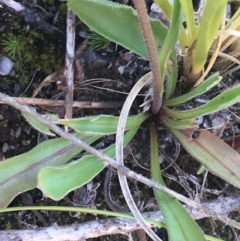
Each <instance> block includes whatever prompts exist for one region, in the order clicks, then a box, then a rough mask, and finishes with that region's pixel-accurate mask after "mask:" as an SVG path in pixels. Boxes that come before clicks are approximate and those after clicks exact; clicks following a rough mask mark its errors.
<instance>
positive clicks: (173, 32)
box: [159, 0, 181, 99]
mask: <svg viewBox="0 0 240 241" xmlns="http://www.w3.org/2000/svg"><path fill="white" fill-rule="evenodd" d="M180 24H181V6H180V3H179V1H178V0H175V1H174V5H173V12H172V19H171V25H170V28H169V30H168V32H167V36H166V38H165V40H164V43H163V46H162V49H161V51H160V53H159V64H160V70H161V77H162V79H164V76H165V72H166V68H167V64H168V60H169V57H170V54H171V53H172V52H173V51H174V50H175V45H176V42H177V40H178V35H179V30H180ZM175 64H176V63H175ZM176 81H177V78H176V79H175V81H173V80H172V81H168V82H167V83H166V89H165V97H164V98H166V99H168V98H169V97H170V96H171V95H172V93H173V91H174V89H175V86H176Z"/></svg>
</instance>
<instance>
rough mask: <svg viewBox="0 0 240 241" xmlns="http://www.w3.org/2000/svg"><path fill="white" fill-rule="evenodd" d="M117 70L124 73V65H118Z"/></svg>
mask: <svg viewBox="0 0 240 241" xmlns="http://www.w3.org/2000/svg"><path fill="white" fill-rule="evenodd" d="M118 72H119V73H120V74H123V73H124V67H123V66H119V67H118Z"/></svg>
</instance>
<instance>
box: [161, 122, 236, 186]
mask: <svg viewBox="0 0 240 241" xmlns="http://www.w3.org/2000/svg"><path fill="white" fill-rule="evenodd" d="M165 125H166V126H168V124H167V122H165ZM168 128H169V129H170V130H171V132H172V133H173V134H174V135H175V136H176V138H177V139H178V140H179V142H180V143H181V144H182V145H183V147H184V148H185V150H186V151H187V152H188V153H189V154H190V155H191V156H192V157H193V158H195V159H196V160H197V161H199V162H200V163H201V164H203V165H204V166H205V167H206V168H207V169H208V170H209V171H210V172H211V173H213V174H215V175H216V176H218V177H220V178H222V179H223V180H225V181H226V182H228V183H230V184H232V185H234V186H236V187H238V188H240V175H239V173H240V155H239V154H238V153H237V152H236V151H235V150H234V149H232V148H231V147H230V146H229V145H227V144H226V143H225V142H224V141H223V140H221V139H219V138H218V137H217V136H215V135H214V134H212V133H211V132H209V131H207V130H200V132H199V137H198V138H196V139H192V138H191V136H192V130H191V129H186V130H177V129H174V128H172V127H170V126H168Z"/></svg>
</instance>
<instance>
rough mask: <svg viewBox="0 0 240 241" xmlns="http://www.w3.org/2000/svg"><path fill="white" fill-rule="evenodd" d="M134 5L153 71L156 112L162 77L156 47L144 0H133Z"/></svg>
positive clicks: (159, 104)
mask: <svg viewBox="0 0 240 241" xmlns="http://www.w3.org/2000/svg"><path fill="white" fill-rule="evenodd" d="M134 3H135V7H136V10H137V13H138V19H139V22H140V25H141V28H142V33H143V37H144V40H145V43H146V47H147V51H148V56H149V60H150V63H151V69H152V73H153V83H152V85H153V104H152V112H153V114H157V113H158V111H159V110H160V107H161V105H162V92H163V90H162V86H163V85H162V81H163V80H162V79H161V73H160V67H159V64H158V55H157V48H156V45H155V42H154V37H153V33H152V29H151V25H150V22H149V17H148V14H147V9H146V5H145V2H144V0H134Z"/></svg>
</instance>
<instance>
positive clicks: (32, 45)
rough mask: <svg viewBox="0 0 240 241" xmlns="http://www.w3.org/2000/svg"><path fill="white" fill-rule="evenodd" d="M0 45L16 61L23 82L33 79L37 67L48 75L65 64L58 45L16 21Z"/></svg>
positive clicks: (16, 67) (16, 68) (4, 52)
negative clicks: (20, 25)
mask: <svg viewBox="0 0 240 241" xmlns="http://www.w3.org/2000/svg"><path fill="white" fill-rule="evenodd" d="M0 45H1V46H2V54H5V55H7V56H8V57H10V58H11V59H12V60H13V61H14V63H15V65H14V68H15V70H16V71H17V72H18V74H19V81H20V83H22V84H26V83H28V82H29V81H30V80H31V78H32V76H33V73H34V71H35V70H36V69H38V70H39V71H42V72H43V73H44V74H47V75H48V74H50V73H52V72H54V71H56V70H58V69H59V68H61V65H62V64H63V58H62V56H63V54H62V53H61V51H60V49H59V48H58V46H56V45H55V44H53V43H51V41H50V40H49V39H47V38H46V37H44V35H43V34H41V33H40V32H38V31H36V30H34V29H30V28H27V27H26V26H23V27H20V28H19V23H17V22H16V21H14V22H13V24H12V26H11V28H10V29H9V30H8V32H6V33H4V34H3V35H2V41H1V42H0Z"/></svg>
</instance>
